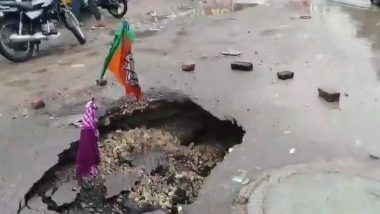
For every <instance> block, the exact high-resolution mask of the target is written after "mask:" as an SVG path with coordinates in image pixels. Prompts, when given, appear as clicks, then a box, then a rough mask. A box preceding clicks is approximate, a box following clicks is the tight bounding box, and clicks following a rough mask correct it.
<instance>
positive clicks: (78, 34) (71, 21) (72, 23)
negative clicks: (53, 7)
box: [63, 9, 86, 45]
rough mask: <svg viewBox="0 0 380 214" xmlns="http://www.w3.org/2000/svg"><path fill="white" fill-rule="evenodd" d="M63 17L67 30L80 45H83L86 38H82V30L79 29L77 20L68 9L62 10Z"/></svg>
mask: <svg viewBox="0 0 380 214" xmlns="http://www.w3.org/2000/svg"><path fill="white" fill-rule="evenodd" d="M63 16H64V19H63V20H64V23H65V25H66V27H67V29H69V30H70V31H71V32H72V33H73V34H74V36H75V38H77V40H78V41H79V43H80V44H81V45H83V44H85V43H86V37H85V36H84V33H83V31H82V29H81V28H80V25H79V22H78V19H77V18H76V17H75V16H74V14H73V13H72V12H71V11H70V10H68V9H67V10H66V9H65V10H63Z"/></svg>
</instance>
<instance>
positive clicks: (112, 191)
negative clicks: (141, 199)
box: [104, 171, 140, 198]
mask: <svg viewBox="0 0 380 214" xmlns="http://www.w3.org/2000/svg"><path fill="white" fill-rule="evenodd" d="M139 180H140V178H139V175H138V173H137V171H130V172H122V171H116V172H114V173H112V174H110V175H107V176H106V177H105V183H104V186H105V187H106V189H107V194H106V198H112V197H114V196H115V195H119V194H120V193H121V192H124V191H129V190H130V189H131V188H132V187H133V186H134V185H135V183H136V182H137V181H139Z"/></svg>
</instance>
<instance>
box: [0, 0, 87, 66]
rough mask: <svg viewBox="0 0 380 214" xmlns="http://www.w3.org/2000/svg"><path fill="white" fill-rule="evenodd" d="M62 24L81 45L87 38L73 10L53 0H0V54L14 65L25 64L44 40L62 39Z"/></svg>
mask: <svg viewBox="0 0 380 214" xmlns="http://www.w3.org/2000/svg"><path fill="white" fill-rule="evenodd" d="M62 23H63V24H64V25H65V26H66V27H67V28H68V29H69V30H70V31H71V32H72V33H73V34H74V36H75V37H76V39H77V40H78V41H79V43H80V44H82V45H83V44H85V43H86V38H85V36H84V34H83V32H82V30H81V28H80V26H79V22H78V20H77V19H76V17H75V16H74V14H73V13H72V12H71V10H70V9H69V8H68V7H66V6H65V5H63V4H61V3H57V2H56V1H54V0H32V1H30V2H19V1H0V53H1V54H2V55H3V56H4V57H5V58H7V59H9V60H11V61H13V62H24V61H27V60H28V59H30V58H31V57H32V55H33V52H34V48H35V47H37V51H38V49H39V45H40V43H41V41H43V40H51V39H56V38H58V37H59V36H60V32H59V28H60V27H61V26H62Z"/></svg>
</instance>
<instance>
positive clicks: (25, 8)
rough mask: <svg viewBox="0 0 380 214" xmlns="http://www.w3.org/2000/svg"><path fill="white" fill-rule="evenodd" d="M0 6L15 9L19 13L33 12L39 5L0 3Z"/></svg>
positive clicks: (12, 2) (13, 2)
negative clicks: (19, 11)
mask: <svg viewBox="0 0 380 214" xmlns="http://www.w3.org/2000/svg"><path fill="white" fill-rule="evenodd" d="M0 5H1V6H8V7H16V8H17V9H19V10H21V11H28V10H33V9H36V8H38V7H40V5H32V4H31V2H16V1H0Z"/></svg>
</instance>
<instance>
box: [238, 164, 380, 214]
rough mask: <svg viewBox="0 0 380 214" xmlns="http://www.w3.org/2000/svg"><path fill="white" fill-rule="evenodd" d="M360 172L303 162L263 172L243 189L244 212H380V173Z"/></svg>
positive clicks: (304, 213)
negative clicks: (300, 164)
mask: <svg viewBox="0 0 380 214" xmlns="http://www.w3.org/2000/svg"><path fill="white" fill-rule="evenodd" d="M353 171H355V170H353ZM363 172H364V171H360V173H350V172H348V171H347V170H342V171H340V170H336V169H332V167H328V168H326V169H324V168H323V167H322V168H317V169H316V168H314V169H313V167H310V168H307V167H306V165H303V166H302V167H299V166H295V167H286V168H283V169H279V170H275V171H271V172H267V173H263V174H262V175H261V176H259V177H258V178H256V179H255V180H253V181H252V182H251V184H250V186H249V187H248V188H247V187H245V190H244V189H243V190H244V191H245V194H246V195H245V196H244V197H245V202H244V212H243V213H248V214H279V213H281V214H294V213H300V214H316V213H318V214H336V213H365V214H372V213H373V214H377V213H380V181H379V180H377V179H376V178H379V177H375V176H374V174H373V173H372V174H371V173H370V174H371V175H369V176H367V175H365V176H364V175H363ZM241 194H242V193H241ZM243 195H244V194H243Z"/></svg>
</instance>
